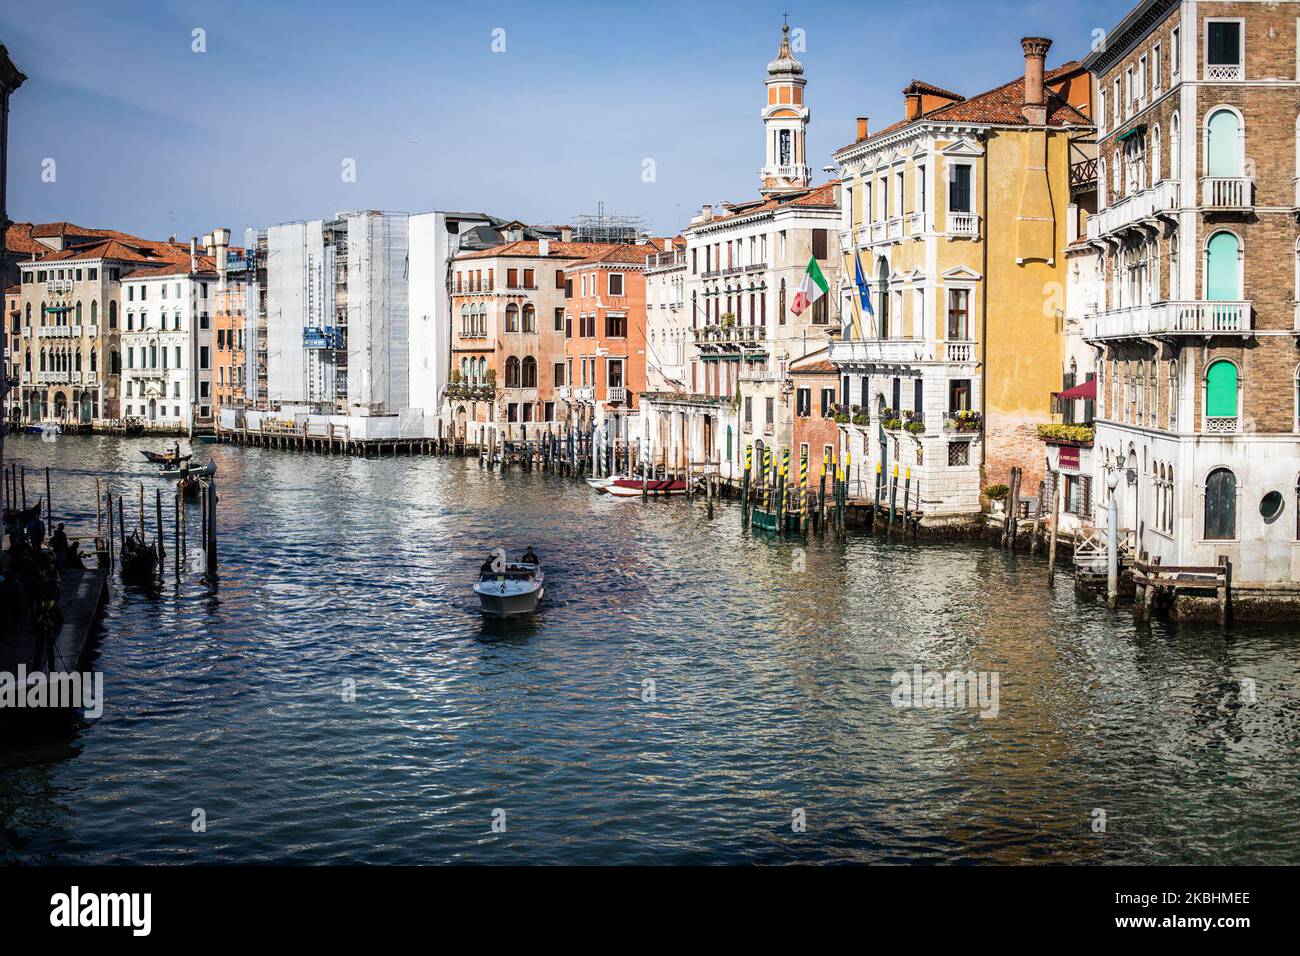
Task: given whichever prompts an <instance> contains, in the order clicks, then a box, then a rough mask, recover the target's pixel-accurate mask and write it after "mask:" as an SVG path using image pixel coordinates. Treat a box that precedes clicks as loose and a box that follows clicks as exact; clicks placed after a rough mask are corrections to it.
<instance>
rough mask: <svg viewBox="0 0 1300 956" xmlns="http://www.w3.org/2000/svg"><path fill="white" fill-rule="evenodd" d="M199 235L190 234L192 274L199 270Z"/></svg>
mask: <svg viewBox="0 0 1300 956" xmlns="http://www.w3.org/2000/svg"><path fill="white" fill-rule="evenodd" d="M198 246H199V237H198V236H190V274H191V275H193V274H194V273H196V272H198V271H199V249H198Z"/></svg>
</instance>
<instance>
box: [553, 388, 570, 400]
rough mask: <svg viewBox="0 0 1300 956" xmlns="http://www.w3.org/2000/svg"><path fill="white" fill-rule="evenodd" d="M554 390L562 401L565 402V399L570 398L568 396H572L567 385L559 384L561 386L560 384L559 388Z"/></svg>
mask: <svg viewBox="0 0 1300 956" xmlns="http://www.w3.org/2000/svg"><path fill="white" fill-rule="evenodd" d="M555 391H556V394H558V395H559V396H560V401H562V402H567V401H569V399H570V398H571V397H572V395H573V389H572V388H570V387H569V386H568V385H561V386H560V387H559V388H557V389H556V390H555Z"/></svg>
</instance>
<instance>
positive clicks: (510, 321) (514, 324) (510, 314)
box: [506, 302, 519, 332]
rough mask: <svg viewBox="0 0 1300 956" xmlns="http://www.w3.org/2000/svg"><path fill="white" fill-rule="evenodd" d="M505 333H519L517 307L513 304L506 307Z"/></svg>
mask: <svg viewBox="0 0 1300 956" xmlns="http://www.w3.org/2000/svg"><path fill="white" fill-rule="evenodd" d="M506 331H507V332H518V331H519V306H517V305H515V304H514V303H513V302H511V303H510V304H509V305H507V306H506Z"/></svg>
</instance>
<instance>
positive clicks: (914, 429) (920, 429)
mask: <svg viewBox="0 0 1300 956" xmlns="http://www.w3.org/2000/svg"><path fill="white" fill-rule="evenodd" d="M903 429H904V430H905V431H907V432H909V433H910V434H913V435H924V434H925V422H917V421H909V422H906V423H905V424H904V425H903Z"/></svg>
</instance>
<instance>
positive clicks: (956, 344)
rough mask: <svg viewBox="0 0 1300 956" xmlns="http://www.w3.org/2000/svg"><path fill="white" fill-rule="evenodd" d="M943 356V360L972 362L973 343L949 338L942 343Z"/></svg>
mask: <svg viewBox="0 0 1300 956" xmlns="http://www.w3.org/2000/svg"><path fill="white" fill-rule="evenodd" d="M943 358H944V361H945V362H973V361H975V343H974V342H971V341H953V340H951V339H950V340H948V341H947V342H944V343H943Z"/></svg>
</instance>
